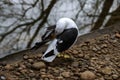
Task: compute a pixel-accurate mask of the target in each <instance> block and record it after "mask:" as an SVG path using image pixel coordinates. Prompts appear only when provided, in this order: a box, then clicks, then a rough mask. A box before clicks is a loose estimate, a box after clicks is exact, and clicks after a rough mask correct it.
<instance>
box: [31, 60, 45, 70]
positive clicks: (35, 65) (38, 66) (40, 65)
mask: <svg viewBox="0 0 120 80" xmlns="http://www.w3.org/2000/svg"><path fill="white" fill-rule="evenodd" d="M32 67H33V68H34V69H41V68H45V67H46V65H45V63H44V62H42V61H41V62H35V63H33V65H32Z"/></svg>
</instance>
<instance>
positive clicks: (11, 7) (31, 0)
mask: <svg viewBox="0 0 120 80" xmlns="http://www.w3.org/2000/svg"><path fill="white" fill-rule="evenodd" d="M62 17H69V18H72V19H73V20H74V21H75V22H76V24H77V26H78V27H79V30H80V35H83V34H85V33H89V32H90V31H94V30H97V29H102V28H104V27H108V26H110V25H112V24H115V23H117V22H120V0H0V58H2V57H4V56H6V55H8V54H11V53H13V52H16V51H20V50H23V49H26V48H30V47H32V46H33V45H34V44H35V43H36V42H39V41H40V40H41V35H42V34H43V33H44V29H45V28H46V27H49V26H51V25H54V24H56V22H57V20H58V19H60V18H62Z"/></svg>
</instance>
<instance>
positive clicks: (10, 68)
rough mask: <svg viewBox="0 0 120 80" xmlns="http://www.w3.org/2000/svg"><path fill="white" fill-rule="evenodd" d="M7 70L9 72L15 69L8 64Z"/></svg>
mask: <svg viewBox="0 0 120 80" xmlns="http://www.w3.org/2000/svg"><path fill="white" fill-rule="evenodd" d="M5 69H7V70H13V69H14V68H13V66H12V65H10V64H7V65H6V66H5Z"/></svg>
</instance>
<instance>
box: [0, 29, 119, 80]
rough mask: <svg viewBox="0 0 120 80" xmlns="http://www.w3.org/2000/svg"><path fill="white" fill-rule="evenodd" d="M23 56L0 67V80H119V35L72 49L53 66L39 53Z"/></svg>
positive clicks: (1, 64) (81, 44) (105, 37)
mask: <svg viewBox="0 0 120 80" xmlns="http://www.w3.org/2000/svg"><path fill="white" fill-rule="evenodd" d="M29 53H30V54H24V55H23V56H22V60H16V61H14V62H11V63H7V62H1V63H0V80H120V32H119V31H118V32H117V31H116V32H114V33H113V34H103V35H101V36H99V37H96V38H94V39H89V40H86V41H83V42H81V43H80V44H77V45H74V46H73V47H72V48H70V49H69V50H67V51H65V52H63V54H69V55H70V57H68V56H64V57H57V58H56V59H55V60H54V62H52V63H46V62H44V61H42V60H41V56H42V53H41V52H37V53H36V54H32V52H29Z"/></svg>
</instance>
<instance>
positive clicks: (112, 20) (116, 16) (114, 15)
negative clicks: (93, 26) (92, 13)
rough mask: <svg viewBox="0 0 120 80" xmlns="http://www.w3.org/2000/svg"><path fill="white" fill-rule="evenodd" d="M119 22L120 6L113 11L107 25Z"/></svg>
mask: <svg viewBox="0 0 120 80" xmlns="http://www.w3.org/2000/svg"><path fill="white" fill-rule="evenodd" d="M117 22H120V6H119V7H118V8H117V9H116V10H115V11H113V12H112V14H111V18H110V19H109V21H108V22H107V23H106V25H105V27H108V26H110V25H113V24H115V23H117Z"/></svg>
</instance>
